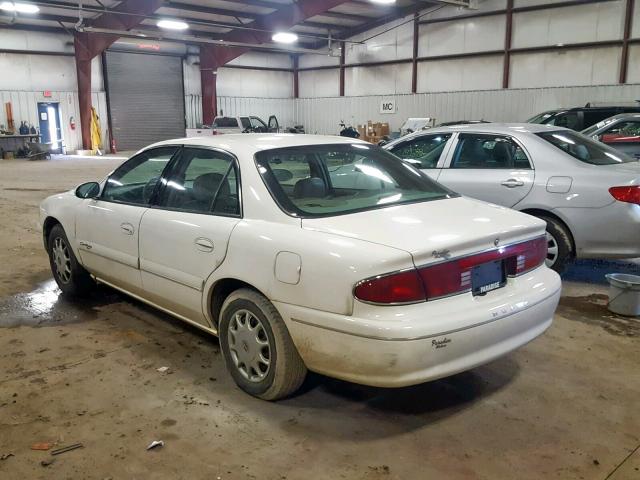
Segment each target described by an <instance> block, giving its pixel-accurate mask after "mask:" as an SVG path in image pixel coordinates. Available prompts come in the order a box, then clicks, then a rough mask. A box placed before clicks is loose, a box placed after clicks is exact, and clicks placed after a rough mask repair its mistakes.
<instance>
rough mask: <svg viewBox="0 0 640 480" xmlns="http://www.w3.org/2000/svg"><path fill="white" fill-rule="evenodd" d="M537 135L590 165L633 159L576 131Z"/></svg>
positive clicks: (625, 161)
mask: <svg viewBox="0 0 640 480" xmlns="http://www.w3.org/2000/svg"><path fill="white" fill-rule="evenodd" d="M537 135H538V136H539V137H540V138H543V139H544V140H546V141H547V142H549V143H550V144H552V145H554V146H555V147H557V148H559V149H560V150H562V151H563V152H565V153H568V154H569V155H571V156H572V157H573V158H577V159H578V160H580V161H581V162H585V163H590V164H592V165H616V164H618V163H629V162H634V161H635V160H634V159H633V158H631V157H629V156H627V155H626V154H624V153H622V152H620V151H618V150H614V149H613V148H611V147H608V146H606V145H604V144H603V143H600V142H594V141H593V140H591V139H589V138H587V137H585V136H584V135H582V134H580V133H577V132H571V131H566V130H558V131H556V132H544V133H538V134H537Z"/></svg>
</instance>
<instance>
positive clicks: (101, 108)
mask: <svg viewBox="0 0 640 480" xmlns="http://www.w3.org/2000/svg"><path fill="white" fill-rule="evenodd" d="M7 102H11V106H12V109H13V119H14V122H15V124H16V128H17V127H19V126H20V122H22V121H23V120H24V121H26V122H28V123H29V124H31V125H33V126H35V127H36V128H39V122H38V102H59V103H60V116H61V117H62V128H63V132H62V136H63V139H64V144H65V148H66V150H67V152H72V151H74V150H77V149H79V148H82V136H81V133H80V110H79V108H78V93H77V92H75V91H74V92H70V91H67V92H64V91H52V92H51V97H47V98H45V97H43V96H42V91H6V90H2V89H0V104H1V105H2V108H1V109H0V125H7V117H6V112H5V109H4V104H5V103H7ZM91 103H92V104H93V106H94V108H95V109H96V112H97V114H98V117H100V127H101V129H102V147H103V149H105V148H106V147H107V145H108V140H107V101H106V96H105V94H104V92H94V93H92V94H91ZM71 117H73V118H74V119H75V122H76V128H75V130H72V129H71V126H70V119H71Z"/></svg>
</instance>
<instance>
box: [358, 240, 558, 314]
mask: <svg viewBox="0 0 640 480" xmlns="http://www.w3.org/2000/svg"><path fill="white" fill-rule="evenodd" d="M546 258H547V239H546V237H539V238H536V239H533V240H529V241H526V242H522V243H516V244H514V245H508V246H506V247H501V248H496V249H494V250H489V251H486V252H482V253H477V254H473V255H469V256H466V257H461V258H458V259H455V260H450V261H445V262H442V263H438V264H436V265H430V266H427V267H421V268H417V269H414V270H407V271H404V272H399V273H394V274H389V275H381V276H378V277H373V278H369V279H366V280H363V281H362V282H360V283H358V285H357V286H356V288H355V289H354V295H355V297H356V298H357V299H359V300H362V301H364V302H369V303H376V304H398V303H417V302H423V301H425V300H434V299H437V298H442V297H448V296H450V295H457V294H459V293H464V292H468V291H470V290H471V276H472V270H473V267H475V266H477V265H482V264H484V263H488V262H494V261H499V260H502V261H503V262H504V263H503V265H504V269H505V274H506V275H507V276H509V277H516V276H518V275H522V274H523V273H526V272H528V271H530V270H533V269H534V268H537V267H539V266H540V265H542V264H543V263H544V261H545V259H546Z"/></svg>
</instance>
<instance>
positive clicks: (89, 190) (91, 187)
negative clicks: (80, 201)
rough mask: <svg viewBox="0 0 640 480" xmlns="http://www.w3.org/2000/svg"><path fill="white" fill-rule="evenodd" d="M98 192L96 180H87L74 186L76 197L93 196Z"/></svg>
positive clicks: (98, 185) (98, 186)
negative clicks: (76, 186)
mask: <svg viewBox="0 0 640 480" xmlns="http://www.w3.org/2000/svg"><path fill="white" fill-rule="evenodd" d="M99 193H100V184H99V183H98V182H87V183H83V184H82V185H80V186H79V187H78V188H76V197H78V198H95V197H97V196H98V194H99Z"/></svg>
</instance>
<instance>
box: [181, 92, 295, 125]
mask: <svg viewBox="0 0 640 480" xmlns="http://www.w3.org/2000/svg"><path fill="white" fill-rule="evenodd" d="M185 108H186V114H187V128H195V127H196V125H197V124H198V123H200V122H202V99H201V97H200V95H185ZM218 111H222V112H223V113H224V115H229V116H237V115H255V116H258V117H260V118H261V119H263V120H264V121H265V122H266V121H268V119H269V116H271V115H275V116H276V117H278V122H280V126H281V127H290V126H292V125H294V104H293V99H292V98H255V97H218Z"/></svg>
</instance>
